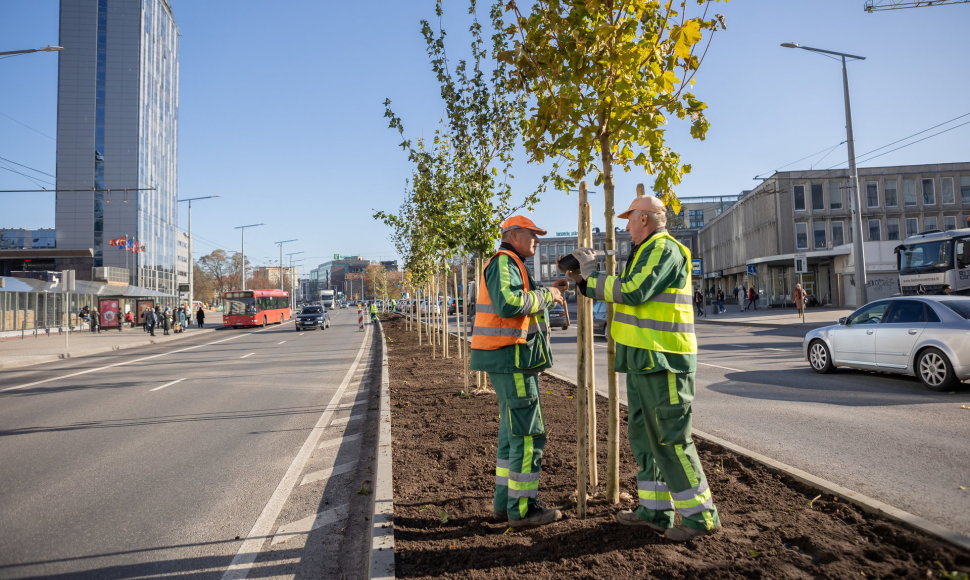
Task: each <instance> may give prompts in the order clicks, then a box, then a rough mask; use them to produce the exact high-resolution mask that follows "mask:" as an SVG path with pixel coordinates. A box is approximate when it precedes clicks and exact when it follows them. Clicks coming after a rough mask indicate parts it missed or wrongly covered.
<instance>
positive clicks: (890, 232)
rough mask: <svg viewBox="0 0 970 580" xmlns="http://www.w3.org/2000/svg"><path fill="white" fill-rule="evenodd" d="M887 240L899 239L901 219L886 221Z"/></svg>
mask: <svg viewBox="0 0 970 580" xmlns="http://www.w3.org/2000/svg"><path fill="white" fill-rule="evenodd" d="M886 239H887V240H898V239H899V218H887V219H886Z"/></svg>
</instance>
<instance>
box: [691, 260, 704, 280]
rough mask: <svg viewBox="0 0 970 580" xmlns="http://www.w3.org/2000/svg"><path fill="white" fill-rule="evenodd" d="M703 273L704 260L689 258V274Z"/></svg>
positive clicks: (698, 274)
mask: <svg viewBox="0 0 970 580" xmlns="http://www.w3.org/2000/svg"><path fill="white" fill-rule="evenodd" d="M703 273H704V260H703V259H701V258H694V259H693V260H691V270H690V275H691V276H700V275H701V274H703Z"/></svg>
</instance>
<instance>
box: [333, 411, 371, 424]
mask: <svg viewBox="0 0 970 580" xmlns="http://www.w3.org/2000/svg"><path fill="white" fill-rule="evenodd" d="M363 418H364V415H363V414H361V413H358V414H356V415H351V416H349V417H343V418H341V419H334V420H333V422H332V423H330V426H331V427H336V426H339V425H346V424H347V423H350V422H351V421H359V420H360V419H363Z"/></svg>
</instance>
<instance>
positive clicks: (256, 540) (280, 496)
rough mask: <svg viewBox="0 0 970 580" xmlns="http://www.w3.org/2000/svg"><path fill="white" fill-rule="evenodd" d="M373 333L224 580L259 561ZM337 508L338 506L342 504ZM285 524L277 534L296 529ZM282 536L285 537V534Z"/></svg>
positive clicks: (313, 521) (239, 575)
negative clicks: (287, 527)
mask: <svg viewBox="0 0 970 580" xmlns="http://www.w3.org/2000/svg"><path fill="white" fill-rule="evenodd" d="M370 336H371V328H370V325H368V326H367V328H365V329H364V338H363V341H362V342H361V345H360V349H358V350H357V357H356V358H355V359H354V362H353V363H352V364H351V365H350V368H349V369H347V373H346V374H345V375H344V379H343V381H342V382H341V383H340V386H339V387H338V388H337V392H335V393H334V395H333V398H331V399H330V403H329V404H328V405H327V407H326V408H327V409H328V410H327V411H324V413H323V414H322V415H320V419H319V420H318V421H317V424H316V425H314V426H313V429H311V430H310V435H308V436H307V439H306V442H305V443H303V447H302V448H300V451H299V453H297V454H296V457H294V458H293V462H292V463H291V464H290V467H289V468H288V469H287V470H286V474H285V475H284V476H283V479H281V480H280V483H279V485H278V486H277V487H276V491H274V492H273V495H272V497H270V499H269V501H268V502H266V507H264V508H263V511H262V513H261V514H259V517H258V518H257V519H256V523H255V524H253V528H252V529H251V530H250V531H249V534H248V535H247V536H246V539H245V540H244V541H243V543H242V545H240V546H239V551H238V552H236V556H235V557H234V558H233V559H232V562H231V563H230V564H229V567H228V568H227V569H226V572H225V573H224V574H223V575H222V580H241V579H242V578H245V577H246V576H248V575H249V570H250V568H252V566H253V562H255V561H256V557H257V556H258V555H259V553H260V551H261V550H262V548H263V544H264V543H265V541H266V538H267V536H269V532H270V530H272V529H273V525H274V524H275V523H276V520H277V519H278V518H279V517H280V513H281V512H282V511H283V506H284V505H285V504H286V500H287V499H289V497H290V494H291V493H293V488H295V487H296V483H297V478H299V476H300V474H301V473H302V472H303V469H304V468H305V467H306V464H307V461H309V459H310V454H311V453H312V452H313V450H314V449H315V448H316V446H317V443H318V442H319V441H320V437H321V436H322V435H323V432H324V430H325V428H326V426H327V424H328V423H329V422H330V419H331V418H332V417H333V413H334V412H333V409H334V408H335V407H336V406H337V405H338V404H339V401H340V399H341V398H342V397H343V395H344V391H346V390H347V387H348V385H350V381H351V379H352V378H353V376H354V373H356V372H357V365H359V364H360V360H361V358H363V356H364V351H365V349H366V348H367V346H368V345H369V344H370V343H369V342H368V339H369V338H370ZM334 509H335V510H336V509H339V508H334ZM325 513H327V512H322V513H321V514H317V515H316V516H311V517H310V518H307V520H310V525H311V526H312V525H314V524H316V525H317V527H320V526H321V525H324V524H323V523H320V522H317V520H318V519H320V517H321V516H322V514H325ZM307 520H300V521H299V522H295V523H293V524H290V526H292V527H293V528H296V526H297V524H301V525H303V524H305V523H306V522H307ZM285 528H286V526H283V527H281V528H280V529H279V530H277V536H279V535H280V534H284V533H285V534H290V535H292V534H293V533H294V532H293V531H287V530H286V529H285ZM313 529H315V528H312V527H311V528H310V530H308V531H311V530H313ZM303 533H307V532H303ZM283 539H286V538H285V537H284V538H283ZM280 541H282V540H280Z"/></svg>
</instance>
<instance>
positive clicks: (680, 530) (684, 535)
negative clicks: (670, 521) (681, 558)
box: [664, 524, 721, 542]
mask: <svg viewBox="0 0 970 580" xmlns="http://www.w3.org/2000/svg"><path fill="white" fill-rule="evenodd" d="M720 530H721V526H717V527H715V528H711V529H710V530H702V529H701V528H692V527H690V526H685V525H683V524H681V525H679V526H675V527H673V528H669V529H667V531H666V532H664V537H665V538H667V539H668V540H671V541H674V542H689V541H691V540H694V539H696V538H700V537H701V536H710V535H712V534H716V533H717V532H719V531H720Z"/></svg>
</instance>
